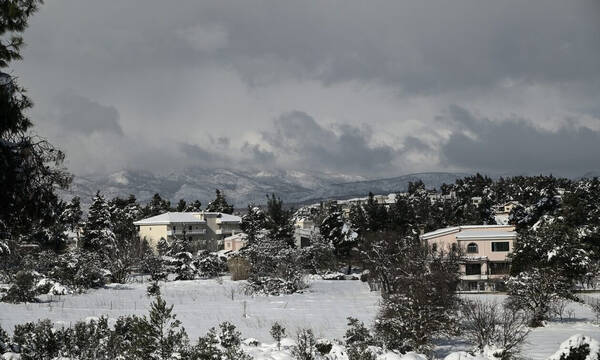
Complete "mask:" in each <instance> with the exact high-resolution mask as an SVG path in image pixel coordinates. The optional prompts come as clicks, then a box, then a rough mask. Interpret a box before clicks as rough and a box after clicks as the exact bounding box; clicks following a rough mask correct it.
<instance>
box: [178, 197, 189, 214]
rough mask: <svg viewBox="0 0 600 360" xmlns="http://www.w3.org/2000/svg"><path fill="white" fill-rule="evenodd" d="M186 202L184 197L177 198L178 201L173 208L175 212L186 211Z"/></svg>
mask: <svg viewBox="0 0 600 360" xmlns="http://www.w3.org/2000/svg"><path fill="white" fill-rule="evenodd" d="M187 208H188V206H187V203H186V202H185V200H184V199H179V202H178V203H177V207H176V208H175V210H177V212H184V211H187Z"/></svg>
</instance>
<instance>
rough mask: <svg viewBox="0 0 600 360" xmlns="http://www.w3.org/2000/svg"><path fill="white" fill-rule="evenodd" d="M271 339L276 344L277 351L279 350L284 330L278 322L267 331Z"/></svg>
mask: <svg viewBox="0 0 600 360" xmlns="http://www.w3.org/2000/svg"><path fill="white" fill-rule="evenodd" d="M269 333H270V334H271V336H272V337H273V339H274V340H275V341H276V342H277V349H279V350H281V339H283V338H284V337H285V328H284V327H283V326H281V324H279V323H278V322H274V323H273V326H271V330H270V331H269Z"/></svg>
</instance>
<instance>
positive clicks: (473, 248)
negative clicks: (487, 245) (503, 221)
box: [467, 243, 478, 254]
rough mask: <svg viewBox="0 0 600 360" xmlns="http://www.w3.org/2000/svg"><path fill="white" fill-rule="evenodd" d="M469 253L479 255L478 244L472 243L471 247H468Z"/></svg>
mask: <svg viewBox="0 0 600 360" xmlns="http://www.w3.org/2000/svg"><path fill="white" fill-rule="evenodd" d="M467 253H469V254H477V253H478V250H477V244H475V243H470V244H469V245H467Z"/></svg>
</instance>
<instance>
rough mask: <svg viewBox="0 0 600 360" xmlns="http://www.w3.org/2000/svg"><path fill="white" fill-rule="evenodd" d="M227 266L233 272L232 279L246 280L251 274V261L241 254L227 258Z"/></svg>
mask: <svg viewBox="0 0 600 360" xmlns="http://www.w3.org/2000/svg"><path fill="white" fill-rule="evenodd" d="M227 267H228V268H229V272H230V273H231V280H233V281H238V280H246V279H248V276H249V275H250V263H249V262H248V260H246V259H245V258H243V257H241V256H234V257H231V258H229V259H228V260H227Z"/></svg>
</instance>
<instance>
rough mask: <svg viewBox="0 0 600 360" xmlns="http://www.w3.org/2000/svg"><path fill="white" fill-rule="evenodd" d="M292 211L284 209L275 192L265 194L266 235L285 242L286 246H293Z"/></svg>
mask: <svg viewBox="0 0 600 360" xmlns="http://www.w3.org/2000/svg"><path fill="white" fill-rule="evenodd" d="M292 216H293V211H292V210H286V209H285V208H284V206H283V201H282V200H281V199H280V198H279V197H276V196H275V194H272V195H271V196H268V195H267V212H266V230H267V231H268V237H269V238H270V239H272V240H275V241H280V242H283V243H285V244H286V245H287V246H288V247H290V248H293V247H295V246H296V245H295V244H294V238H293V236H294V224H293V219H292Z"/></svg>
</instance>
